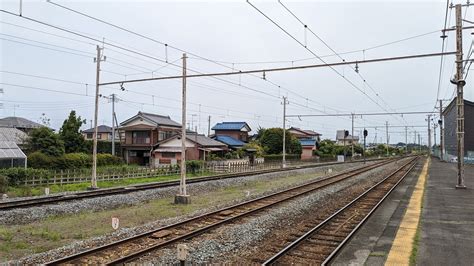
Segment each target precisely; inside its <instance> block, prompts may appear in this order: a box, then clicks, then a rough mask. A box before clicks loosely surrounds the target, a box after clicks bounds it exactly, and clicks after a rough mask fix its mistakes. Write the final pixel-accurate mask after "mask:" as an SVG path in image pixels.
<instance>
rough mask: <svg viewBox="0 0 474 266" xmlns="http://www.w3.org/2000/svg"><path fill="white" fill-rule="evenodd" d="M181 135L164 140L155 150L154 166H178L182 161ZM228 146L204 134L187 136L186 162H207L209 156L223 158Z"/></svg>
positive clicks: (189, 134) (188, 134)
mask: <svg viewBox="0 0 474 266" xmlns="http://www.w3.org/2000/svg"><path fill="white" fill-rule="evenodd" d="M181 145H182V141H181V135H174V136H173V137H170V138H167V139H165V140H162V141H160V142H159V143H158V145H157V147H156V148H155V150H153V157H154V165H155V166H158V165H160V164H177V163H179V162H180V161H181ZM227 149H228V148H227V145H225V144H224V143H222V142H219V141H216V140H213V139H211V138H209V137H206V136H204V135H202V134H197V133H195V132H193V133H187V134H186V160H206V158H207V157H208V156H209V154H211V153H214V154H218V155H219V156H222V155H223V154H224V153H225V152H226V151H227Z"/></svg>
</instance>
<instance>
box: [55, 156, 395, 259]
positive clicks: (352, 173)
mask: <svg viewBox="0 0 474 266" xmlns="http://www.w3.org/2000/svg"><path fill="white" fill-rule="evenodd" d="M400 159H401V158H399V159H393V160H385V161H382V162H377V163H375V164H372V165H369V166H363V167H358V168H356V169H351V170H349V171H344V172H342V173H338V174H335V175H332V176H329V177H325V178H322V179H318V180H315V181H313V182H310V183H306V184H303V185H298V186H296V187H293V188H290V189H286V190H284V191H280V192H276V193H272V194H270V195H266V196H262V197H259V198H256V199H252V200H249V201H245V202H242V203H239V204H236V205H233V206H229V207H226V208H223V209H219V210H216V211H213V212H210V213H206V214H202V215H200V216H197V217H194V218H190V219H187V220H184V221H181V222H179V223H176V224H172V225H168V226H164V227H160V228H157V229H153V230H150V231H148V232H145V233H141V234H139V235H136V236H132V237H129V238H125V239H122V240H119V241H116V242H113V243H109V244H105V245H102V246H99V247H96V248H92V249H89V250H85V251H82V252H80V253H76V254H73V255H70V256H67V257H64V258H61V259H58V260H54V261H51V262H49V263H46V265H57V264H63V263H71V262H72V263H74V261H75V260H78V259H81V258H84V257H87V256H89V255H93V254H97V253H99V252H101V251H104V250H107V249H112V248H117V247H118V246H120V245H123V244H127V243H128V242H132V241H135V240H140V239H144V238H147V237H149V236H151V235H152V234H154V233H156V232H158V231H163V230H168V229H173V228H178V227H179V226H182V225H187V224H191V223H193V222H196V221H199V220H203V219H206V218H212V216H213V215H217V214H219V213H221V212H223V211H228V210H232V209H236V208H239V207H245V206H246V205H251V204H255V203H258V202H262V201H265V200H268V199H271V198H272V197H278V196H281V195H284V194H285V193H287V194H290V196H288V197H286V198H283V199H280V200H277V201H275V202H272V203H269V204H265V205H263V206H259V207H257V208H255V209H253V210H250V211H246V212H244V213H241V214H238V215H236V216H233V217H230V218H226V219H225V220H220V221H218V222H216V223H214V224H211V225H208V226H205V227H202V228H200V229H197V230H194V231H191V232H188V233H185V234H184V235H181V236H177V237H174V238H172V239H170V240H166V241H165V242H161V243H157V244H153V245H152V246H147V247H146V248H140V249H139V250H138V251H135V252H132V253H130V254H128V255H121V256H120V258H118V259H115V260H113V261H109V262H108V263H107V264H109V265H112V264H120V263H125V262H129V261H131V260H134V259H135V258H137V257H139V256H141V255H143V254H145V253H147V252H150V251H152V250H155V249H157V248H160V247H163V246H165V245H169V244H172V243H175V242H177V241H180V240H185V239H189V238H191V237H194V236H196V235H199V234H202V233H204V232H206V231H209V230H210V229H213V228H215V227H217V226H219V225H222V224H224V223H229V222H230V221H233V220H235V219H237V218H242V217H245V216H247V215H250V214H252V213H255V212H258V211H260V210H263V209H265V208H268V207H271V206H274V205H276V204H279V203H281V202H284V201H288V200H290V199H293V198H296V197H299V196H302V195H305V194H307V193H310V192H312V191H314V190H317V189H320V188H322V187H325V186H329V185H331V184H334V183H337V182H340V181H342V180H346V179H347V178H350V177H352V176H355V175H358V174H361V173H364V172H367V171H369V170H372V169H376V168H378V167H380V166H382V165H385V164H389V163H391V162H394V161H396V160H400ZM344 175H348V176H346V177H344V178H340V177H341V176H344ZM338 177H339V178H340V179H339V180H336V181H333V180H331V179H337V178H338ZM328 180H329V181H330V183H328V184H325V185H322V186H320V187H317V188H313V189H308V190H305V191H303V192H302V193H301V192H300V193H296V194H291V193H295V191H296V192H297V191H298V190H299V189H303V188H305V187H307V186H310V185H315V184H319V183H322V182H324V181H328ZM99 257H100V256H99Z"/></svg>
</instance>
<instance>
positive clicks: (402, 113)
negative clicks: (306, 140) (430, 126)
mask: <svg viewBox="0 0 474 266" xmlns="http://www.w3.org/2000/svg"><path fill="white" fill-rule="evenodd" d="M434 113H436V112H434V111H429V112H424V111H418V112H394V113H391V112H387V113H354V114H300V115H286V117H311V116H315V117H324V116H352V115H355V116H364V115H417V114H434ZM384 126H385V125H384Z"/></svg>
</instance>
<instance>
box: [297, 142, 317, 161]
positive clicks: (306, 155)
mask: <svg viewBox="0 0 474 266" xmlns="http://www.w3.org/2000/svg"><path fill="white" fill-rule="evenodd" d="M299 141H300V144H301V148H302V152H301V160H309V159H312V158H313V151H315V150H316V140H315V139H299Z"/></svg>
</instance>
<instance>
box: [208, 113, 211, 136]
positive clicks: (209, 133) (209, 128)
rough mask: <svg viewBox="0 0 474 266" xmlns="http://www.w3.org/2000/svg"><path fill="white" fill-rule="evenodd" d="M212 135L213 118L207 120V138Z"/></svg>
mask: <svg viewBox="0 0 474 266" xmlns="http://www.w3.org/2000/svg"><path fill="white" fill-rule="evenodd" d="M210 135H211V116H209V117H208V118H207V137H209V136H210Z"/></svg>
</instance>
